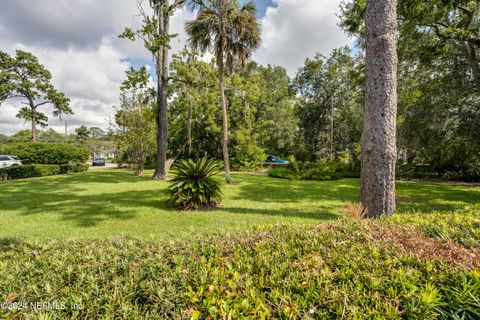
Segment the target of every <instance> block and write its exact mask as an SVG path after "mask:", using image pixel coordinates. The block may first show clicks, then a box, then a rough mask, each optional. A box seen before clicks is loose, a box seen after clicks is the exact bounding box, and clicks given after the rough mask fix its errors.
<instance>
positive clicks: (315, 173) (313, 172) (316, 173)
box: [268, 161, 343, 181]
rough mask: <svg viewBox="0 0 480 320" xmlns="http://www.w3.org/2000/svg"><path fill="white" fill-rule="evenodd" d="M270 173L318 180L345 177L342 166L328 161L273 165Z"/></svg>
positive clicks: (284, 176)
mask: <svg viewBox="0 0 480 320" xmlns="http://www.w3.org/2000/svg"><path fill="white" fill-rule="evenodd" d="M268 175H269V176H271V177H274V178H282V179H290V180H316V181H330V180H337V179H340V178H342V177H343V174H342V167H341V166H336V165H335V164H333V163H330V162H328V161H319V162H291V163H289V164H287V165H281V166H273V167H272V168H270V170H269V171H268Z"/></svg>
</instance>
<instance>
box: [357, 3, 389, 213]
mask: <svg viewBox="0 0 480 320" xmlns="http://www.w3.org/2000/svg"><path fill="white" fill-rule="evenodd" d="M365 25H366V33H367V37H366V96H365V116H364V126H363V134H362V177H361V195H360V197H361V203H362V205H363V208H364V212H363V216H364V217H378V216H382V215H391V214H393V213H394V212H395V161H396V152H397V151H396V115H397V51H396V34H395V33H396V27H397V23H396V1H395V0H367V8H366V16H365Z"/></svg>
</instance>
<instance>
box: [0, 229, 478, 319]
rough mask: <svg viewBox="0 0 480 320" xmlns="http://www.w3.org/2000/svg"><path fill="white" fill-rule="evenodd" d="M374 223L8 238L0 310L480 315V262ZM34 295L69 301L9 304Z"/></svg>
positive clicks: (117, 314) (0, 266)
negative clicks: (448, 258) (387, 237)
mask: <svg viewBox="0 0 480 320" xmlns="http://www.w3.org/2000/svg"><path fill="white" fill-rule="evenodd" d="M366 230H367V231H368V229H366V228H365V227H364V226H363V225H362V224H361V223H356V222H355V223H352V222H350V221H344V220H342V221H340V222H336V223H332V224H325V225H323V226H318V227H310V226H309V227H306V226H282V227H276V228H268V229H263V230H258V231H255V232H248V233H247V232H246V233H243V234H239V235H229V236H225V235H222V236H204V235H203V236H201V237H199V238H196V239H188V240H185V241H175V242H171V241H168V242H160V243H157V242H144V241H138V240H134V239H128V238H127V239H125V238H118V239H115V240H111V241H107V240H93V241H92V240H76V241H48V242H43V243H42V242H33V243H31V242H23V241H20V240H15V239H5V240H4V241H1V242H0V248H1V250H0V261H2V263H0V295H1V296H2V302H3V301H7V303H6V304H5V306H6V307H5V308H0V318H2V319H5V318H7V319H23V318H56V319H71V318H76V319H106V318H125V319H145V318H146V319H149V318H152V319H156V318H162V319H340V318H344V319H402V318H403V319H450V318H454V319H479V317H480V303H479V301H478V297H479V296H480V274H479V271H478V270H468V269H465V268H457V267H452V266H450V265H448V264H446V263H445V262H444V261H443V260H438V259H435V260H431V259H423V258H420V257H418V256H416V255H415V254H406V253H405V252H402V250H401V249H400V246H399V245H397V244H391V243H382V242H372V241H370V240H369V239H370V238H369V236H370V234H366V232H365V231H366ZM34 301H48V302H52V301H55V302H57V303H58V304H62V305H64V306H65V307H64V308H58V309H56V310H32V309H16V310H15V309H12V310H9V309H8V307H9V306H10V304H9V303H8V302H10V303H12V304H13V303H15V302H34ZM75 306H80V308H78V307H75Z"/></svg>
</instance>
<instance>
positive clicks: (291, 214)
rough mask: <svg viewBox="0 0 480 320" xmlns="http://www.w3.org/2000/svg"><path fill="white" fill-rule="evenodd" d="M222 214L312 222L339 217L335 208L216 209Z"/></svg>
mask: <svg viewBox="0 0 480 320" xmlns="http://www.w3.org/2000/svg"><path fill="white" fill-rule="evenodd" d="M218 210H221V211H224V212H228V213H233V214H244V215H269V216H275V217H282V218H302V219H313V220H335V219H338V217H339V215H338V214H335V213H334V212H335V208H334V207H331V209H328V208H322V209H321V210H315V209H313V210H307V211H305V210H295V209H291V208H286V209H256V208H237V207H228V208H222V209H218Z"/></svg>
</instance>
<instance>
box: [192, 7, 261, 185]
mask: <svg viewBox="0 0 480 320" xmlns="http://www.w3.org/2000/svg"><path fill="white" fill-rule="evenodd" d="M192 3H193V6H194V7H195V8H197V9H198V10H199V11H198V14H197V18H196V19H195V20H193V21H190V22H187V23H186V26H185V29H186V32H187V34H188V36H189V44H190V46H191V47H192V49H193V50H196V51H199V52H202V53H205V52H207V51H209V50H211V51H213V53H214V55H215V58H216V63H217V67H218V80H219V83H220V98H221V103H222V117H223V138H222V151H223V161H224V166H225V179H226V181H227V183H228V184H230V161H229V155H228V113H227V98H226V96H225V81H224V76H225V67H226V69H227V70H228V71H230V72H231V71H232V69H233V67H234V64H235V63H238V62H240V63H241V64H242V66H243V65H244V64H245V62H246V61H247V60H248V59H249V58H250V56H251V54H252V51H253V50H254V49H256V48H258V47H259V46H260V43H261V38H260V23H259V21H258V20H257V18H256V15H255V12H256V7H255V4H254V3H253V2H252V1H249V2H247V3H244V4H240V3H239V1H237V0H192Z"/></svg>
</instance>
